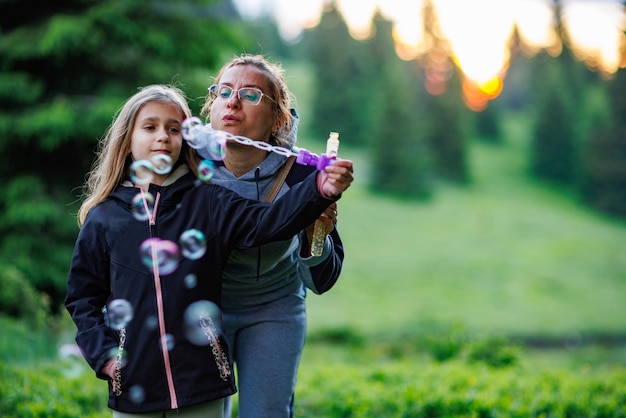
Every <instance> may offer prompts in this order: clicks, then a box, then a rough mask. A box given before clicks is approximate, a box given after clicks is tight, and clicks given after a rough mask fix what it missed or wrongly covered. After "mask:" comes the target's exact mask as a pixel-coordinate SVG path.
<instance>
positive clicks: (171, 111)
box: [130, 102, 184, 184]
mask: <svg viewBox="0 0 626 418" xmlns="http://www.w3.org/2000/svg"><path fill="white" fill-rule="evenodd" d="M183 120H184V115H183V114H182V113H181V111H180V110H179V109H178V106H176V105H175V104H174V103H161V102H148V103H146V104H145V105H144V106H143V107H142V108H141V110H140V111H139V113H138V114H137V119H136V120H135V124H134V125H133V129H132V133H131V140H130V151H131V153H132V156H133V160H134V161H138V160H148V161H151V162H153V163H155V162H156V161H158V158H160V156H162V155H167V156H169V157H170V158H171V159H172V164H175V163H176V161H178V157H180V150H181V148H182V145H183V136H182V131H181V124H182V122H183ZM168 176H169V173H168V174H155V175H154V176H153V178H152V183H154V184H163V182H164V181H165V179H167V177H168Z"/></svg>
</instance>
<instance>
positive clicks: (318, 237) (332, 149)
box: [311, 132, 339, 257]
mask: <svg viewBox="0 0 626 418" xmlns="http://www.w3.org/2000/svg"><path fill="white" fill-rule="evenodd" d="M338 150H339V134H338V133H337V132H331V133H330V135H329V136H328V140H327V141H326V157H328V158H329V159H331V160H332V159H335V158H337V152H338ZM325 240H326V225H324V222H322V221H320V220H319V219H317V220H316V221H315V224H314V225H313V238H312V239H311V255H312V256H314V257H319V256H321V255H322V251H323V250H324V241H325Z"/></svg>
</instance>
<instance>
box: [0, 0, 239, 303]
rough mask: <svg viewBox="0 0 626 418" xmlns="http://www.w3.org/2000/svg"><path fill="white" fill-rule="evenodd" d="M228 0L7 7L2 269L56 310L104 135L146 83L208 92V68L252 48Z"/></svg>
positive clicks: (1, 129) (1, 119)
mask: <svg viewBox="0 0 626 418" xmlns="http://www.w3.org/2000/svg"><path fill="white" fill-rule="evenodd" d="M229 4H230V3H228V2H226V3H224V2H222V3H220V4H215V2H214V1H210V0H189V1H180V2H164V1H150V0H135V1H125V0H106V1H98V2H93V1H87V0H65V1H59V2H44V3H35V2H32V1H19V2H18V1H3V2H2V3H0V31H1V37H0V67H1V69H2V70H1V73H0V179H1V180H2V184H3V185H4V187H3V190H2V193H0V263H2V264H3V265H9V266H11V268H14V269H16V271H17V272H19V274H21V275H24V277H27V278H28V280H29V281H30V282H31V283H32V284H33V285H34V286H35V288H36V289H37V290H38V291H40V292H44V293H45V294H47V295H48V296H49V297H50V305H51V307H52V309H53V310H55V309H57V308H58V307H59V306H60V304H61V302H62V299H63V297H64V295H65V291H64V289H65V280H66V274H67V268H68V265H69V262H70V258H71V252H72V247H73V242H74V239H75V236H76V234H77V231H78V230H77V226H76V218H75V213H76V211H77V209H78V204H79V201H80V197H81V192H82V190H81V186H82V184H83V180H84V176H85V173H86V172H87V171H88V170H89V169H90V167H91V164H92V161H93V158H94V149H95V146H96V143H97V140H98V139H99V138H100V137H101V136H102V135H103V133H104V131H105V129H106V127H107V126H108V125H109V124H110V123H111V120H112V117H113V115H114V113H115V112H117V110H118V109H119V107H120V106H121V104H122V103H123V101H124V100H125V99H126V98H127V97H129V96H130V95H132V94H133V93H134V92H135V91H136V90H137V88H138V87H140V86H144V85H148V84H152V83H166V84H175V85H178V86H179V87H181V88H182V89H183V90H184V91H186V92H187V94H188V95H189V96H190V98H192V99H193V98H196V97H202V96H204V94H205V89H206V85H208V83H209V82H210V80H209V77H208V75H209V74H210V72H211V71H213V70H214V68H215V67H216V66H217V64H218V63H220V62H221V61H222V57H223V56H224V54H226V53H227V52H229V51H230V50H231V49H232V45H236V44H241V43H243V42H245V40H244V39H243V38H241V37H240V36H239V35H238V34H237V32H236V25H234V24H233V22H232V20H233V19H235V18H236V17H237V16H236V14H235V13H234V11H233V9H232V7H230V6H229ZM227 19H228V20H231V22H228V21H226V20H227ZM191 105H192V109H194V110H195V109H199V107H200V105H201V103H194V102H193V101H192V102H191ZM1 285H2V283H0V286H1Z"/></svg>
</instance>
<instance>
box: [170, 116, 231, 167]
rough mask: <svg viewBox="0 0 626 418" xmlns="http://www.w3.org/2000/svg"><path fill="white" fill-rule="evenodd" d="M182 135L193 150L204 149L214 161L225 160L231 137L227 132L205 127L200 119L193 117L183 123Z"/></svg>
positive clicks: (209, 126) (208, 126)
mask: <svg viewBox="0 0 626 418" xmlns="http://www.w3.org/2000/svg"><path fill="white" fill-rule="evenodd" d="M182 134H183V138H184V139H185V141H187V144H188V145H189V146H190V147H191V148H194V149H201V148H202V149H204V150H205V151H206V152H208V153H209V156H210V158H211V159H213V160H220V161H221V160H223V159H224V155H225V153H226V151H225V147H226V141H227V139H228V136H229V134H228V133H227V132H224V131H218V130H215V129H213V128H212V127H211V125H209V124H206V125H204V124H203V123H202V121H201V120H200V119H199V118H198V117H196V116H192V117H190V118H187V119H185V120H184V121H183V123H182Z"/></svg>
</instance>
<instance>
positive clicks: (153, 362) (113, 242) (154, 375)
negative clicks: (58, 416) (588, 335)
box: [65, 173, 333, 413]
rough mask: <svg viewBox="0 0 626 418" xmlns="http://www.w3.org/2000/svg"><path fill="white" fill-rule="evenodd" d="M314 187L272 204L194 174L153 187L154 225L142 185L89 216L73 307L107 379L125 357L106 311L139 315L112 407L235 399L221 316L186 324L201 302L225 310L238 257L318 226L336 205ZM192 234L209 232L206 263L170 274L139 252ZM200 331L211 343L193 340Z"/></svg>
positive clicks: (85, 345) (72, 283)
mask: <svg viewBox="0 0 626 418" xmlns="http://www.w3.org/2000/svg"><path fill="white" fill-rule="evenodd" d="M315 179H316V175H315V174H313V175H311V176H309V177H307V178H306V180H305V181H303V182H302V183H299V184H298V185H295V186H294V187H293V188H292V189H291V190H290V191H289V193H287V194H286V195H285V196H283V197H282V198H281V199H278V200H276V201H275V202H274V203H273V204H266V203H259V202H255V201H251V200H247V199H243V198H242V197H240V196H239V195H238V194H236V193H234V192H232V191H230V190H228V189H226V188H223V187H219V186H216V185H213V184H199V183H198V182H197V180H196V179H195V177H194V176H193V175H192V174H191V173H187V174H185V175H184V176H182V177H181V178H179V179H178V180H177V181H175V182H174V183H173V184H171V185H167V186H162V187H159V186H155V185H152V184H151V185H150V190H149V191H150V193H151V194H152V195H153V196H155V197H156V202H157V203H156V205H155V206H156V208H155V212H154V214H155V217H154V224H152V225H150V223H149V222H148V221H138V220H137V219H136V218H135V217H134V216H133V214H132V212H131V206H132V204H131V202H132V200H133V198H134V197H135V196H136V195H137V194H138V192H139V189H137V188H134V187H124V186H121V187H119V188H118V189H117V190H116V191H115V192H113V193H112V194H111V195H110V196H109V198H107V199H106V200H105V201H104V202H102V203H101V204H99V205H97V206H96V207H94V208H93V209H92V210H91V211H90V213H89V214H88V216H87V218H86V220H85V223H84V225H83V226H82V228H81V230H80V232H79V236H78V238H77V241H76V245H75V249H74V254H73V257H72V262H71V267H70V271H69V277H68V287H67V297H66V301H65V305H66V308H67V309H68V311H69V313H70V314H71V316H72V319H73V320H74V322H75V324H76V326H77V329H78V330H77V334H76V341H77V343H78V345H79V346H80V348H81V349H82V351H83V354H84V356H85V358H86V360H87V362H88V363H89V364H90V366H91V367H92V368H93V369H94V370H95V371H96V374H97V375H98V377H100V378H103V379H107V377H106V376H104V375H102V374H100V370H101V369H102V367H103V366H104V364H105V363H106V361H107V360H109V359H110V358H111V357H113V356H115V355H116V354H117V353H118V349H119V346H120V330H118V329H115V328H114V327H109V326H107V324H105V318H104V316H103V314H102V309H103V307H105V306H106V305H107V303H108V302H110V301H112V300H114V299H119V300H124V301H128V302H129V303H130V306H131V307H132V312H133V315H132V319H131V320H130V322H128V323H127V324H126V326H125V327H124V328H123V331H124V334H125V335H124V337H125V341H124V347H123V352H124V356H123V362H122V364H123V367H122V369H121V389H122V393H121V394H120V395H119V396H116V395H115V394H114V393H113V391H112V385H111V382H109V392H110V393H109V406H110V407H111V408H113V409H115V410H118V411H122V412H129V413H138V412H150V411H158V410H168V409H176V408H182V407H185V406H191V405H196V404H200V403H204V402H208V401H212V400H215V399H218V398H221V397H224V396H228V395H231V394H233V393H234V392H235V391H236V389H235V384H234V378H233V373H232V368H231V367H232V366H231V364H230V361H229V359H228V358H227V357H226V356H227V353H228V347H227V346H226V341H225V339H224V338H223V336H222V334H221V330H220V327H219V325H220V324H219V318H213V320H214V322H210V323H209V324H208V325H207V322H206V321H204V322H203V320H202V318H201V317H198V318H194V320H195V323H194V322H193V321H192V323H191V325H189V323H188V322H187V325H185V324H186V322H185V315H186V310H187V308H188V307H189V305H191V304H193V303H194V302H200V301H209V302H213V303H215V304H217V305H219V304H220V294H221V276H222V269H223V266H224V263H225V262H226V260H227V258H228V255H229V253H230V251H231V250H232V249H234V248H249V247H254V246H258V245H260V244H263V243H267V242H271V241H276V240H285V239H288V238H290V237H292V236H293V235H295V234H297V233H298V231H300V230H302V229H303V228H305V227H306V226H307V225H310V224H311V223H312V222H313V221H314V220H315V219H317V217H318V216H319V215H320V214H321V213H322V212H323V210H324V208H326V207H327V206H328V205H329V204H330V203H332V201H333V200H328V199H325V198H323V197H321V196H320V194H319V193H318V191H317V187H316V180H315ZM190 229H197V230H199V231H201V232H202V233H203V234H204V237H205V240H206V248H207V250H206V253H205V254H204V255H203V256H202V257H201V258H199V259H190V258H186V257H185V256H182V255H181V256H179V258H178V263H177V267H176V269H175V270H174V271H173V272H171V273H170V274H163V273H160V272H159V270H158V269H154V270H153V269H150V268H149V267H147V266H146V265H145V264H144V263H143V262H142V257H141V256H140V250H139V249H140V247H141V245H142V243H143V242H144V241H145V240H146V239H148V238H159V239H161V240H167V241H172V242H174V243H178V241H179V238H180V236H181V234H182V233H183V232H185V231H188V230H190ZM198 323H200V324H203V325H202V330H201V331H202V332H203V333H204V336H203V338H204V337H206V341H202V338H201V339H200V340H201V341H198V340H197V339H194V338H192V337H190V336H189V334H188V333H187V332H188V331H189V328H190V327H192V328H193V327H194V326H196V325H198ZM163 341H167V344H165V343H163ZM162 348H165V350H163V349H162Z"/></svg>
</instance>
